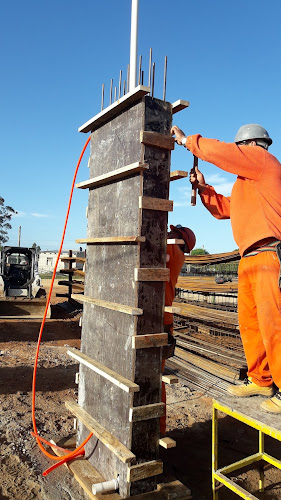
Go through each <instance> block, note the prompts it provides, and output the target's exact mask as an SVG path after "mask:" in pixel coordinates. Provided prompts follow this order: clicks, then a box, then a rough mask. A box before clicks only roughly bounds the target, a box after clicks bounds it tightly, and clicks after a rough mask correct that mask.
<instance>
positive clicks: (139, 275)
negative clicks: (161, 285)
mask: <svg viewBox="0 0 281 500" xmlns="http://www.w3.org/2000/svg"><path fill="white" fill-rule="evenodd" d="M134 279H135V281H169V280H170V269H167V268H159V269H157V268H155V267H154V268H144V267H142V268H135V269H134Z"/></svg>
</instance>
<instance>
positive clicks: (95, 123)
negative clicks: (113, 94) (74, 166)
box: [78, 85, 150, 134]
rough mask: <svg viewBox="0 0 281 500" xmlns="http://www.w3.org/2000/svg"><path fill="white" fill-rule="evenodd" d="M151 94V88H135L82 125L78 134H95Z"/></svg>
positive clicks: (140, 86) (141, 86)
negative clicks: (98, 129)
mask: <svg viewBox="0 0 281 500" xmlns="http://www.w3.org/2000/svg"><path fill="white" fill-rule="evenodd" d="M149 92H150V89H149V87H145V86H144V85H138V87H136V88H134V89H133V90H132V91H131V92H128V93H127V94H126V95H124V96H123V97H121V98H120V99H118V101H116V102H114V103H113V104H111V105H110V106H108V107H107V108H105V109H103V110H102V111H101V112H100V113H98V114H97V115H96V116H94V117H93V118H91V119H90V120H88V121H87V122H86V123H84V125H81V127H79V128H78V132H84V133H85V134H86V133H87V132H93V131H94V130H96V129H97V128H99V127H101V125H103V124H104V123H106V122H108V121H109V120H112V118H114V117H115V116H117V115H118V114H119V113H121V111H123V110H124V109H126V108H128V107H129V106H130V105H132V104H133V103H135V102H137V101H139V100H140V99H141V98H142V97H143V96H145V95H146V94H149Z"/></svg>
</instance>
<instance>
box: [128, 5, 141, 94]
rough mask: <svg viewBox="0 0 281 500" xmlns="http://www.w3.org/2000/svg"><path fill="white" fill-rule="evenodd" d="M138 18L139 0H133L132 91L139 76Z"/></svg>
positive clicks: (130, 87)
mask: <svg viewBox="0 0 281 500" xmlns="http://www.w3.org/2000/svg"><path fill="white" fill-rule="evenodd" d="M138 18H139V0H132V14H131V46H130V85H129V91H130V92H131V91H132V90H134V88H135V87H136V78H137V52H138Z"/></svg>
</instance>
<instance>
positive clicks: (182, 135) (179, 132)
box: [171, 125, 186, 146]
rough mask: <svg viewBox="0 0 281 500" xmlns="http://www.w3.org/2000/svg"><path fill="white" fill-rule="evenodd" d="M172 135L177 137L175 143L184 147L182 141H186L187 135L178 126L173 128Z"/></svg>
mask: <svg viewBox="0 0 281 500" xmlns="http://www.w3.org/2000/svg"><path fill="white" fill-rule="evenodd" d="M171 135H175V136H176V138H175V141H176V142H177V144H179V145H180V146H182V139H184V138H185V137H186V135H185V133H184V132H183V131H182V130H181V129H180V128H179V127H177V125H174V126H173V127H172V128H171Z"/></svg>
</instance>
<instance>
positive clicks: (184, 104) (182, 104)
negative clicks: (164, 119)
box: [172, 99, 189, 115]
mask: <svg viewBox="0 0 281 500" xmlns="http://www.w3.org/2000/svg"><path fill="white" fill-rule="evenodd" d="M188 106H189V101H184V100H183V99H178V100H177V101H175V102H173V104H172V113H173V115H174V114H175V113H178V112H179V111H181V110H182V109H185V108H188Z"/></svg>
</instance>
